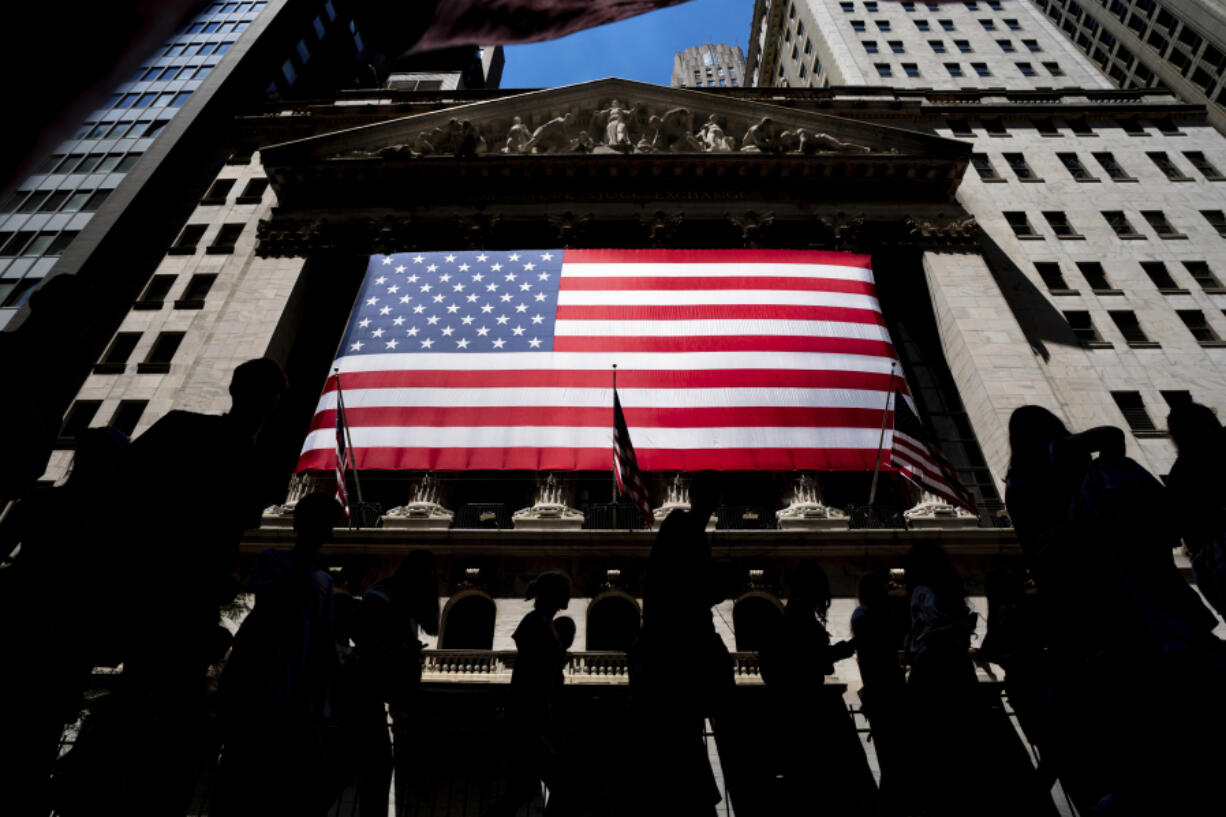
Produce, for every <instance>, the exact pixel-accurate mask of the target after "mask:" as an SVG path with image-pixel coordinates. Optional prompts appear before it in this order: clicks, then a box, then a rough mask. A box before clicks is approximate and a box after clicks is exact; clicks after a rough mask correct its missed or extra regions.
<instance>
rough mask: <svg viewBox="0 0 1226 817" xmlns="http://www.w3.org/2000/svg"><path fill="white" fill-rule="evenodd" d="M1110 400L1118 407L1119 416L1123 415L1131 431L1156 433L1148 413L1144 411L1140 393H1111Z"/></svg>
mask: <svg viewBox="0 0 1226 817" xmlns="http://www.w3.org/2000/svg"><path fill="white" fill-rule="evenodd" d="M1111 398H1112V399H1113V400H1115V405H1116V406H1118V407H1119V410H1120V414H1123V415H1124V420H1125V422H1127V423H1128V427H1129V428H1130V429H1132V430H1133V431H1157V430H1158V429H1157V427H1156V426H1155V425H1154V421H1153V420H1151V419H1150V418H1149V412H1147V411H1146V410H1145V403H1144V402H1143V401H1142V400H1141V393H1140V392H1137V391H1113V392H1111Z"/></svg>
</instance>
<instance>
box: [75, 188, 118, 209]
mask: <svg viewBox="0 0 1226 817" xmlns="http://www.w3.org/2000/svg"><path fill="white" fill-rule="evenodd" d="M109 195H111V191H110V190H95V191H94V192H93V193H92V194H91V195H90V197H89V198H88V199H86V200H85V202H84V203H83V204H82V205H81V212H83V213H92V212H94V211H96V210H97V209H98V208H99V207H101V206H102V202H104V201H106V197H107V196H109Z"/></svg>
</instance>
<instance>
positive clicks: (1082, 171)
mask: <svg viewBox="0 0 1226 817" xmlns="http://www.w3.org/2000/svg"><path fill="white" fill-rule="evenodd" d="M1056 157H1057V158H1058V159H1059V160H1060V163H1061V164H1062V165H1064V169H1065V170H1067V171H1068V172H1069V175H1070V176H1072V177H1073V178H1074V179H1076V180H1077V181H1079V182H1096V181H1098V179H1096V178H1094V176H1092V175H1091V174H1090V171H1089V170H1087V169H1086V166H1085V165H1083V164H1082V163H1081V159H1079V158H1078V157H1077V154H1076V153H1057V154H1056Z"/></svg>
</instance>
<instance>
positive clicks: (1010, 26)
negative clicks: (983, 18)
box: [1001, 19, 1022, 31]
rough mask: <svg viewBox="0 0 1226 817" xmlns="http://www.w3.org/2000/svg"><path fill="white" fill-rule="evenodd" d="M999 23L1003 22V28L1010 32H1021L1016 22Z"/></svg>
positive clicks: (1004, 21)
mask: <svg viewBox="0 0 1226 817" xmlns="http://www.w3.org/2000/svg"><path fill="white" fill-rule="evenodd" d="M1001 22H1003V23H1004V24H1005V27H1006V28H1008V29H1009V30H1010V31H1021V30H1022V26H1021V24H1020V23H1019V22H1018V21H1017V20H1009V19H1006V20H1002V21H1001Z"/></svg>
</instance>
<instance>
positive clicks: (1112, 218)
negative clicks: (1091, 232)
mask: <svg viewBox="0 0 1226 817" xmlns="http://www.w3.org/2000/svg"><path fill="white" fill-rule="evenodd" d="M1103 218H1105V219H1106V220H1107V224H1109V225H1111V229H1112V230H1115V234H1116V235H1117V236H1119V237H1120V238H1144V236H1142V235H1141V234H1140V233H1138V232H1137V231H1136V228H1134V227H1133V226H1132V222H1130V221H1129V220H1128V216H1126V215H1124V211H1123V210H1104V211H1103Z"/></svg>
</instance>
